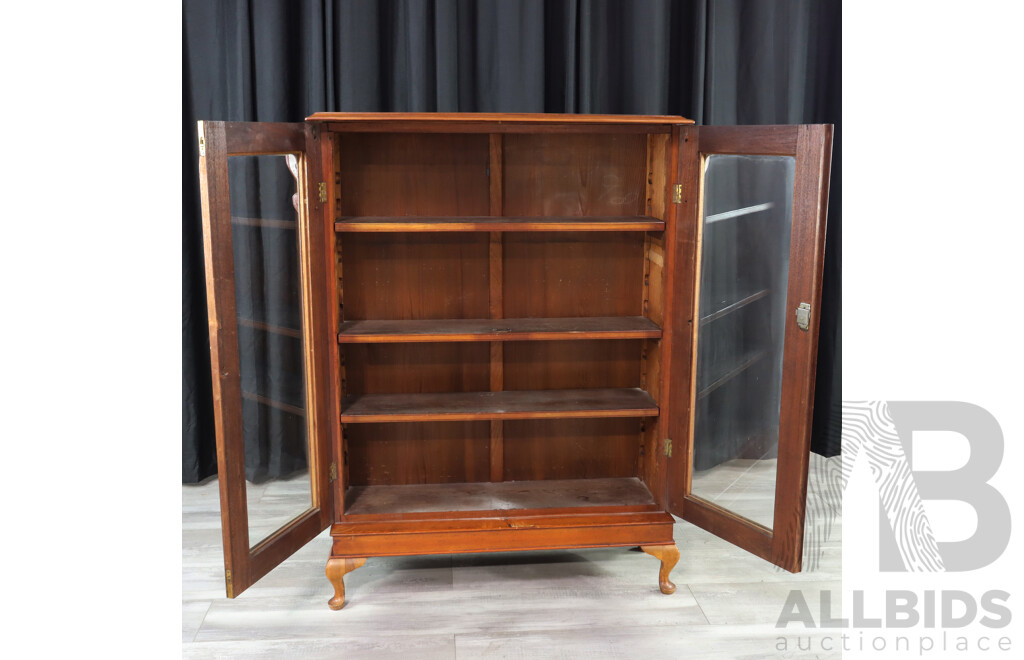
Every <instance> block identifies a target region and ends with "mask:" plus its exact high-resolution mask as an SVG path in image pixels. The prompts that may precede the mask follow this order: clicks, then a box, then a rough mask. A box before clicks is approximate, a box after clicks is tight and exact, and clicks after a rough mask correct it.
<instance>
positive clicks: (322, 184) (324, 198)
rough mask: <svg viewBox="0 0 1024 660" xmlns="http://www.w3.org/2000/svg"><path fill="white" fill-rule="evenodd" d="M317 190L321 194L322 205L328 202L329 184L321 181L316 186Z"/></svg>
mask: <svg viewBox="0 0 1024 660" xmlns="http://www.w3.org/2000/svg"><path fill="white" fill-rule="evenodd" d="M316 189H317V191H318V192H319V193H320V203H321V204H323V203H324V202H326V201H327V184H326V183H325V182H323V181H321V182H320V183H318V184H316Z"/></svg>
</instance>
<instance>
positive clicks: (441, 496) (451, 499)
mask: <svg viewBox="0 0 1024 660" xmlns="http://www.w3.org/2000/svg"><path fill="white" fill-rule="evenodd" d="M345 499H346V501H347V502H348V510H347V511H346V512H345V513H346V515H349V516H353V515H362V516H367V515H377V514H394V513H403V514H404V513H425V512H435V513H436V512H440V511H503V510H506V509H509V510H511V509H525V510H533V509H545V508H575V507H591V506H612V505H615V506H640V505H648V504H654V499H653V498H652V497H651V493H650V491H649V490H647V487H646V486H644V484H643V483H641V481H640V480H639V479H637V478H635V477H625V478H618V479H607V478H606V479H559V480H548V481H505V482H499V483H454V484H421V485H407V486H364V487H352V488H350V489H349V492H348V494H347V495H346V498H345Z"/></svg>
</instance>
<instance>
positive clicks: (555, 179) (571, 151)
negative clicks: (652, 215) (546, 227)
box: [502, 134, 647, 217]
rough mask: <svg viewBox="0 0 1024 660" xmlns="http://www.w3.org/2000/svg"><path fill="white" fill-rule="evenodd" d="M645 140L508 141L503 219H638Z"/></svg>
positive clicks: (579, 137) (641, 210) (569, 137)
mask: <svg viewBox="0 0 1024 660" xmlns="http://www.w3.org/2000/svg"><path fill="white" fill-rule="evenodd" d="M646 147H647V140H646V137H645V136H643V135H605V134H590V135H587V134H584V135H529V134H525V135H507V136H505V142H504V173H505V182H504V185H503V194H504V200H503V205H502V212H503V215H505V216H508V217H520V216H527V217H530V216H586V217H606V216H642V215H644V212H645V207H646V205H645V197H646V195H645V193H644V190H645V176H644V175H645V174H646V156H647V153H646V152H647V149H646Z"/></svg>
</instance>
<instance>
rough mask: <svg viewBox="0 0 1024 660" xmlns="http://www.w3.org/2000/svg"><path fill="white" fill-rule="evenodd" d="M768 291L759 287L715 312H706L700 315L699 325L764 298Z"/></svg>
mask: <svg viewBox="0 0 1024 660" xmlns="http://www.w3.org/2000/svg"><path fill="white" fill-rule="evenodd" d="M769 293H770V291H769V290H768V289H761V290H760V291H758V292H756V293H752V294H750V295H749V296H747V297H745V298H741V299H739V300H737V301H736V302H734V303H732V304H731V305H726V306H725V307H723V308H722V309H720V310H718V311H716V312H712V313H711V314H707V315H706V316H702V317H700V324H701V325H705V324H707V323H711V322H712V321H717V320H718V319H720V318H722V317H723V316H727V315H729V314H732V313H733V312H735V311H736V310H738V309H742V308H743V307H746V306H747V305H749V304H750V303H752V302H756V301H758V300H760V299H761V298H764V297H765V296H767V295H768V294H769Z"/></svg>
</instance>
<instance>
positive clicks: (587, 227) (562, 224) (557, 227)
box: [334, 215, 665, 232]
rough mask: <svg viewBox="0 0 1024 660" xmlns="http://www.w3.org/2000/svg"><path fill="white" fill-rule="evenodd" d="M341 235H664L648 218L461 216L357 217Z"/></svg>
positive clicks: (345, 223) (343, 222) (343, 221)
mask: <svg viewBox="0 0 1024 660" xmlns="http://www.w3.org/2000/svg"><path fill="white" fill-rule="evenodd" d="M334 229H335V231H340V232H442V231H487V232H492V231H663V230H664V229H665V223H664V221H662V220H658V219H657V218H652V217H649V216H643V215H638V216H611V217H580V216H565V217H553V216H542V217H519V218H511V217H509V218H506V217H497V216H464V217H445V218H432V217H421V216H359V217H347V218H340V219H339V220H338V221H337V222H335V223H334Z"/></svg>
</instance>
